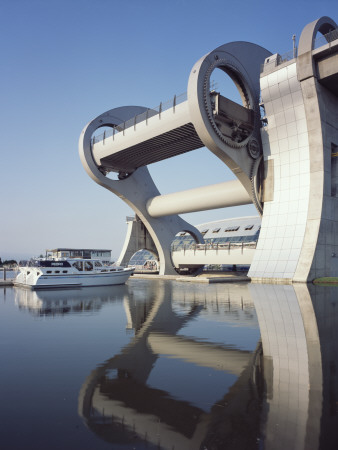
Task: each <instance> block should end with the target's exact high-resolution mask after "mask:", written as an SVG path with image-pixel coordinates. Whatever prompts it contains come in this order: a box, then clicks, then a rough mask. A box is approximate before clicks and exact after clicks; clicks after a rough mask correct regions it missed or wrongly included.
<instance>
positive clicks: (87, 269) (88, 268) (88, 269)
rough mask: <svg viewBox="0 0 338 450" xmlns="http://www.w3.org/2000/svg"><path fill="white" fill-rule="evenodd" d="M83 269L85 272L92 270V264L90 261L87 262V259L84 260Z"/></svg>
mask: <svg viewBox="0 0 338 450" xmlns="http://www.w3.org/2000/svg"><path fill="white" fill-rule="evenodd" d="M85 270H86V271H87V272H90V271H91V270H93V264H92V263H91V262H89V261H86V262H85Z"/></svg>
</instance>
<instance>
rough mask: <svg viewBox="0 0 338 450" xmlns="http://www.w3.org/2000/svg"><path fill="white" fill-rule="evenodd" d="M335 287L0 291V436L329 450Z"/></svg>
mask: <svg viewBox="0 0 338 450" xmlns="http://www.w3.org/2000/svg"><path fill="white" fill-rule="evenodd" d="M337 294H338V289H337V288H333V287H314V286H306V285H299V286H297V285H296V286H272V285H269V286H267V285H250V284H243V285H232V284H218V285H215V284H213V285H200V284H192V283H179V282H175V281H143V280H134V279H131V280H130V281H129V282H128V284H127V285H126V286H115V287H105V288H84V289H78V290H60V291H39V292H34V291H30V290H24V289H17V288H7V289H4V288H2V289H1V290H0V362H1V366H0V367H1V370H0V400H1V412H0V448H1V449H4V450H12V449H13V450H14V449H15V450H20V449H31V448H32V449H36V450H39V449H77V448H79V449H80V448H81V449H84V450H86V449H98V450H100V449H169V450H172V449H175V450H180V449H182V450H188V449H191V450H197V449H204V450H216V449H217V450H218V449H249V450H250V449H273V450H274V449H279V448H280V449H291V448H294V449H297V450H298V449H304V450H305V449H306V450H307V449H314V450H317V449H331V448H332V449H337V448H338V433H337V429H338V368H337V364H338V296H337Z"/></svg>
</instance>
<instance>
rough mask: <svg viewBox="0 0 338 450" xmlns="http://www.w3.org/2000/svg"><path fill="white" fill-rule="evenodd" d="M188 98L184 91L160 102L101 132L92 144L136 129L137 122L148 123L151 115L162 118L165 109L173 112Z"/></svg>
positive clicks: (93, 139)
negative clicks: (130, 129)
mask: <svg viewBox="0 0 338 450" xmlns="http://www.w3.org/2000/svg"><path fill="white" fill-rule="evenodd" d="M186 100H187V93H186V92H184V93H183V94H180V95H175V96H174V97H173V98H172V99H170V100H168V101H167V102H165V103H162V102H161V103H160V104H159V105H158V106H155V108H149V109H147V111H145V112H144V113H142V114H138V115H137V116H135V117H132V118H131V119H129V120H127V121H125V122H121V123H119V124H118V125H116V126H115V127H112V128H110V129H109V130H106V131H104V132H103V133H102V134H99V135H97V136H94V137H93V138H92V140H91V143H92V145H95V144H97V143H98V142H101V141H104V140H105V139H107V138H108V137H111V136H112V137H113V139H114V137H115V136H116V135H117V134H119V133H123V134H124V131H125V130H127V129H128V128H131V127H134V130H136V126H137V124H139V123H141V122H146V123H147V125H148V120H149V119H150V118H151V117H154V116H158V117H159V118H161V114H162V113H163V111H167V110H168V109H171V108H172V109H173V112H175V107H176V106H177V105H179V104H180V103H183V102H185V101H186Z"/></svg>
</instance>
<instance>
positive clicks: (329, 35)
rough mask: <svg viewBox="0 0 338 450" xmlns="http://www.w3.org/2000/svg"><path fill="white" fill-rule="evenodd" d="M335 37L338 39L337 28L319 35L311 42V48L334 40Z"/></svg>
mask: <svg viewBox="0 0 338 450" xmlns="http://www.w3.org/2000/svg"><path fill="white" fill-rule="evenodd" d="M337 39H338V28H336V29H335V30H332V31H330V32H329V33H327V34H324V35H323V34H321V35H319V36H318V37H317V38H316V39H315V41H314V43H313V49H314V50H315V49H316V48H319V47H322V46H323V45H325V44H329V43H331V42H333V41H336V40H337Z"/></svg>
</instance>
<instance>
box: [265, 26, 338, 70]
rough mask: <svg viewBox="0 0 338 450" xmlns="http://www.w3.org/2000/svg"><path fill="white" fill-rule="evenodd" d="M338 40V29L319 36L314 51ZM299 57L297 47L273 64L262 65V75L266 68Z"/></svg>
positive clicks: (280, 56)
mask: <svg viewBox="0 0 338 450" xmlns="http://www.w3.org/2000/svg"><path fill="white" fill-rule="evenodd" d="M337 39H338V28H336V29H335V30H332V31H330V32H329V33H327V34H324V35H323V34H321V35H319V36H318V37H317V38H316V39H315V40H314V43H313V49H314V50H315V49H317V48H320V47H322V46H323V45H325V44H329V43H331V42H333V41H336V40H337ZM296 56H297V47H296V48H294V49H293V50H290V51H289V52H287V53H284V55H279V57H278V58H277V60H273V61H271V63H268V64H262V65H261V73H262V72H263V71H264V68H268V67H269V66H270V65H271V67H277V66H280V65H281V64H283V63H284V62H287V61H291V60H292V59H294V58H296Z"/></svg>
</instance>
